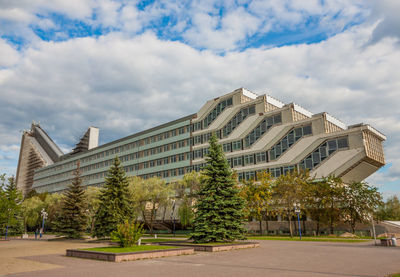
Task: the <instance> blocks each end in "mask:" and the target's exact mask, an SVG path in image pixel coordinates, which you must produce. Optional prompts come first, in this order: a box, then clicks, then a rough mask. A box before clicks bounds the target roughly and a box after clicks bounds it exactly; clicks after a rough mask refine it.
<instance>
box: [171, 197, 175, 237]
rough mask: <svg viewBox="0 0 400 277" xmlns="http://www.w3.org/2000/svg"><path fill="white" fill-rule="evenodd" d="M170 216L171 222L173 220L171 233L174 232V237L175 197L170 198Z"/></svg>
mask: <svg viewBox="0 0 400 277" xmlns="http://www.w3.org/2000/svg"><path fill="white" fill-rule="evenodd" d="M171 218H172V222H173V229H172V233H173V234H174V237H175V199H173V200H172V211H171Z"/></svg>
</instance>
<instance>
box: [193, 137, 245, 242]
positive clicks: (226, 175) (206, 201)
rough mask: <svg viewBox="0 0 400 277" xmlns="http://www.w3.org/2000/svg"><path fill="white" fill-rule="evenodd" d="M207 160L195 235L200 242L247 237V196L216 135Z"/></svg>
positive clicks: (197, 211) (212, 139)
mask: <svg viewBox="0 0 400 277" xmlns="http://www.w3.org/2000/svg"><path fill="white" fill-rule="evenodd" d="M206 161H207V164H206V166H205V167H204V168H203V169H204V173H203V174H204V175H205V177H206V178H205V181H204V182H205V184H204V186H203V187H202V189H201V190H200V192H199V194H198V195H199V199H198V202H197V204H196V213H195V219H194V231H193V233H192V236H191V238H192V239H193V240H194V242H196V243H201V242H229V241H234V240H236V239H244V236H243V234H244V232H245V229H244V228H243V218H244V212H243V208H244V200H243V199H242V198H241V197H240V196H239V188H238V187H237V182H236V180H235V179H234V177H233V176H232V174H233V172H232V169H231V168H230V166H229V164H228V161H227V160H226V158H225V155H224V153H223V151H222V148H221V146H220V145H219V144H217V138H216V137H215V135H213V136H212V137H211V139H210V148H209V154H208V155H207V158H206Z"/></svg>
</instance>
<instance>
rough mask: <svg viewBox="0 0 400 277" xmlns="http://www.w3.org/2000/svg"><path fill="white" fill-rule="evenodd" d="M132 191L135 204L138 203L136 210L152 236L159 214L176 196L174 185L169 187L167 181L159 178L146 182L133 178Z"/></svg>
mask: <svg viewBox="0 0 400 277" xmlns="http://www.w3.org/2000/svg"><path fill="white" fill-rule="evenodd" d="M130 190H131V195H132V199H133V202H134V203H136V205H137V206H136V208H137V209H138V210H139V211H140V213H141V216H142V218H143V221H144V222H145V224H146V225H147V227H148V228H149V231H150V233H151V234H152V233H153V227H154V222H155V220H156V218H157V212H158V211H159V210H160V209H161V208H162V207H164V208H165V206H166V205H167V204H168V200H169V199H170V198H171V197H173V196H174V195H173V192H174V191H173V188H172V185H171V184H168V185H167V184H166V182H165V180H162V179H160V178H158V177H152V178H149V179H146V180H143V179H142V178H140V177H133V178H131V179H130Z"/></svg>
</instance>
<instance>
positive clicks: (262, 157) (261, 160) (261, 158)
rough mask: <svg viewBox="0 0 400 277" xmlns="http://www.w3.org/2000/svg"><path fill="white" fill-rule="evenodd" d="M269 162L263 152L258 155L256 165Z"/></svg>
mask: <svg viewBox="0 0 400 277" xmlns="http://www.w3.org/2000/svg"><path fill="white" fill-rule="evenodd" d="M266 161H267V153H266V152H261V153H257V154H256V163H264V162H266Z"/></svg>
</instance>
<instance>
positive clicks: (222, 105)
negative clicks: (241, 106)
mask: <svg viewBox="0 0 400 277" xmlns="http://www.w3.org/2000/svg"><path fill="white" fill-rule="evenodd" d="M232 103H233V101H232V98H228V99H225V100H222V101H221V102H219V103H218V104H217V105H216V106H215V108H214V109H213V110H212V111H211V112H210V113H209V114H208V115H207V117H206V118H205V119H204V120H203V123H204V124H203V126H204V128H207V127H208V126H209V125H210V124H211V123H212V122H213V121H214V120H215V119H216V118H217V116H218V115H219V114H220V113H221V112H222V111H223V110H224V109H225V108H226V107H229V106H232Z"/></svg>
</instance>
